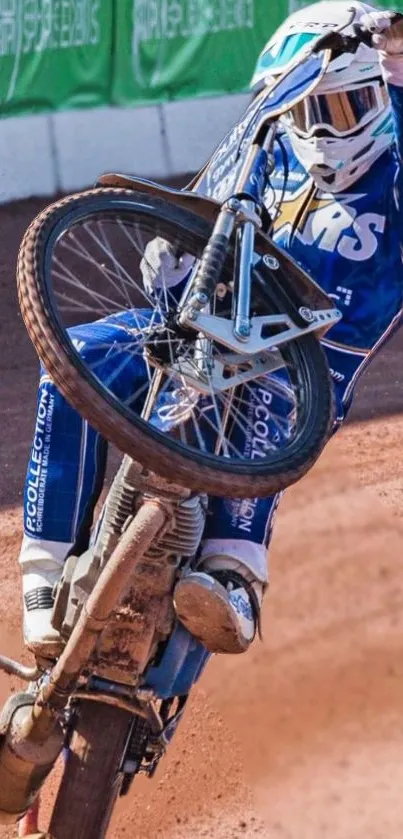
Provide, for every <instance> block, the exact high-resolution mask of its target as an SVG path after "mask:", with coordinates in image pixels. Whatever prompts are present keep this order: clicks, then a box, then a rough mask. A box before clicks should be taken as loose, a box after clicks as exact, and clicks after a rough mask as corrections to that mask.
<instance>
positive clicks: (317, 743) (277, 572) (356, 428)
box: [0, 201, 403, 839]
mask: <svg viewBox="0 0 403 839" xmlns="http://www.w3.org/2000/svg"><path fill="white" fill-rule="evenodd" d="M39 207H40V202H35V201H29V202H25V203H20V204H16V205H14V206H10V207H6V208H1V209H0V229H1V235H0V295H1V296H0V300H1V306H0V341H1V354H0V369H1V378H0V382H1V396H2V399H1V402H0V423H1V430H2V433H1V437H0V441H1V442H0V447H1V449H0V479H1V487H0V521H1V530H0V533H1V541H0V579H1V595H2V596H1V598H0V646H1V650H2V651H4V652H6V653H8V654H9V655H10V654H15V655H21V652H22V642H21V631H20V615H21V610H20V595H19V574H18V567H17V564H16V557H17V554H18V547H19V539H20V528H21V511H20V507H21V489H22V484H23V478H24V470H25V464H26V459H27V454H28V445H29V439H30V434H31V432H32V426H33V415H34V414H33V412H34V403H35V384H36V372H37V363H36V358H35V354H34V352H33V350H32V348H31V346H30V343H29V340H28V338H27V336H26V334H25V331H24V327H23V325H22V323H21V318H20V316H19V312H18V305H17V300H16V293H15V282H14V266H15V260H16V252H17V247H18V243H19V240H20V238H21V235H22V233H23V231H24V229H25V227H26V226H27V224H28V222H29V221H30V219H31V218H32V217H33V215H34V214H35V213H36V212H37V210H38V209H39ZM402 349H403V335H397V336H396V337H395V338H394V339H393V341H392V342H391V343H390V344H389V346H388V347H387V348H386V349H385V350H384V352H383V353H382V354H381V355H380V356H379V358H378V359H377V360H376V361H375V362H374V364H373V366H372V369H371V370H370V371H369V372H368V373H367V374H366V376H365V379H364V380H363V382H362V384H361V386H360V389H359V392H358V394H357V401H356V405H355V407H354V412H353V414H352V419H353V420H354V422H350V423H349V424H348V425H347V426H346V427H345V429H343V430H342V432H340V433H339V434H338V435H337V437H336V438H335V439H334V440H332V442H331V443H330V444H329V446H328V448H327V450H326V452H325V454H324V455H323V457H322V459H321V461H320V462H319V464H318V465H317V466H316V467H315V469H314V470H313V471H312V472H311V474H310V475H309V476H308V477H307V478H306V479H305V480H304V481H302V482H301V483H300V484H299V485H298V486H296V487H294V488H292V489H291V490H290V491H289V492H288V493H287V495H286V497H285V498H284V500H283V504H282V506H281V509H280V512H279V515H278V521H277V529H276V534H275V538H274V542H273V547H272V551H271V567H272V584H271V593H270V596H269V597H268V599H267V601H266V606H265V610H264V636H265V638H264V643H262V644H260V643H257V644H256V645H255V646H254V648H253V649H252V650H251V651H250V653H248V654H247V655H246V656H240V657H236V658H218V657H217V658H216V659H215V660H214V661H213V662H212V663H211V664H210V667H209V668H208V670H207V671H206V673H205V675H204V676H203V678H202V680H201V684H200V687H198V688H197V690H195V692H194V697H193V699H192V702H191V706H190V709H189V710H188V713H187V717H186V720H185V722H184V724H183V725H182V729H181V730H180V731H179V733H178V735H177V738H176V741H175V742H174V744H173V746H172V748H171V751H170V754H169V755H168V757H167V758H166V759H165V762H164V764H163V765H161V767H160V769H159V771H158V773H157V775H156V777H155V779H154V781H153V782H149V781H144V780H141V781H139V782H138V783H136V784H135V786H134V788H133V792H132V794H131V795H130V797H129V798H128V799H126V800H124V801H122V802H121V803H120V804H119V807H118V810H117V813H116V816H115V819H114V823H113V826H112V828H111V831H110V836H111V839H129V837H133V839H146V837H154V836H160V837H167V839H182V838H183V839H184V837H188V836H190V835H192V836H193V837H194V839H199V837H204V836H205V837H207V836H209V837H212V836H213V837H217V839H238V837H239V839H240V837H246V839H253V837H255V836H259V837H271V839H362V837H363V836H365V837H366V839H385V837H388V839H398V837H399V839H401V836H402V834H403V804H402V794H401V790H402V784H403V690H402V680H403V586H402V584H403V569H402V566H401V555H402V548H401V546H402V540H403V517H402V515H401V499H402V494H403V478H402V477H401V471H400V452H401V448H402V447H401V439H402V435H403V413H402V414H401V415H400V411H402V408H403V398H402V395H401V393H402V391H401V385H402V379H403V375H402V372H401V362H400V358H401V352H402ZM24 659H25V660H29V659H27V657H26V656H24ZM10 686H11V688H12V689H14V690H15V689H18V688H19V686H18V684H17V682H16V681H15V680H9V679H8V678H6V677H2V676H0V701H3V700H4V698H5V696H6V695H7V693H8V692H9V690H10ZM48 807H49V795H48V798H47V801H46V802H45V813H44V817H45V818H46V811H47V810H48ZM13 835H14V833H13V830H12V829H9V828H0V839H11V837H12V836H13Z"/></svg>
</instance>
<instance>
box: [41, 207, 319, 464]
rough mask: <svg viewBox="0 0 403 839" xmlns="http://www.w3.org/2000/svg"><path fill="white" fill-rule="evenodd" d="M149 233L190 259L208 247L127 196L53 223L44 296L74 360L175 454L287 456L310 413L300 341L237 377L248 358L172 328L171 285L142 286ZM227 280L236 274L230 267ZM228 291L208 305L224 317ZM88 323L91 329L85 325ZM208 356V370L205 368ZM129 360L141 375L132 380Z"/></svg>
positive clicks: (271, 459) (243, 459) (225, 458)
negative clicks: (130, 205) (259, 369)
mask: <svg viewBox="0 0 403 839" xmlns="http://www.w3.org/2000/svg"><path fill="white" fill-rule="evenodd" d="M156 236H162V237H163V238H164V239H166V240H168V241H169V242H170V244H171V245H173V246H174V248H176V249H177V250H178V251H182V252H183V251H185V252H186V253H188V254H190V255H191V256H192V257H193V258H195V259H197V258H199V257H200V255H201V253H202V250H203V247H204V245H205V244H206V239H205V238H203V236H201V235H200V236H199V237H197V235H195V233H194V231H193V230H191V231H189V230H186V229H185V228H182V229H179V230H178V228H177V225H175V224H174V223H171V222H170V221H169V220H168V219H159V218H157V217H155V215H154V213H153V212H152V211H150V210H149V208H147V207H145V208H144V210H143V211H141V209H140V208H139V209H138V210H137V212H136V213H133V211H132V212H129V211H128V209H127V208H125V206H124V205H123V206H121V207H119V208H118V207H115V208H114V209H111V210H109V211H106V210H97V209H88V208H87V209H82V210H81V212H80V213H78V214H77V213H76V216H75V218H74V219H72V218H71V217H67V218H63V219H62V220H61V221H59V223H58V224H57V225H56V226H55V227H54V229H53V231H52V233H51V235H50V236H49V239H48V242H47V246H46V250H45V278H46V281H45V285H46V294H47V295H48V298H49V301H50V302H51V308H52V309H53V314H54V317H55V319H56V321H57V323H58V327H59V331H60V333H61V334H63V337H64V339H65V340H67V341H68V342H69V344H70V346H71V347H72V348H73V350H74V353H75V363H76V366H77V367H78V368H79V369H80V372H81V373H85V377H86V379H87V381H90V383H91V384H92V386H93V387H94V389H95V390H98V392H102V394H103V395H104V396H105V398H107V399H108V401H109V402H110V403H111V404H113V406H114V408H115V409H116V410H117V411H118V412H119V413H120V414H123V415H124V416H125V418H126V419H128V420H129V421H130V422H131V423H132V424H133V425H136V426H140V427H141V426H142V427H143V428H144V429H145V426H146V425H147V426H148V428H147V432H148V434H149V435H150V436H154V437H155V439H157V440H159V441H162V440H163V442H164V445H165V446H166V447H168V448H169V447H170V448H172V449H173V450H177V451H180V453H181V454H182V455H185V456H187V457H190V458H191V457H192V456H194V454H197V455H198V456H199V458H200V457H201V458H203V459H204V460H205V461H206V463H209V464H210V465H214V466H215V467H217V466H218V463H219V464H220V468H221V469H223V470H224V471H229V472H230V471H237V470H239V471H241V470H243V469H246V468H248V469H250V466H251V464H250V460H251V459H252V460H255V461H259V463H257V462H256V464H255V467H257V466H258V465H259V466H260V467H263V466H265V465H267V464H269V463H270V464H273V463H275V462H276V461H278V460H279V459H280V457H281V459H284V454H285V450H286V449H290V450H291V449H292V450H295V447H296V446H297V444H298V440H299V438H300V437H301V434H302V433H303V432H304V430H305V426H306V424H307V421H308V419H309V411H310V398H311V397H310V392H309V388H307V387H306V371H305V370H304V364H303V357H302V356H301V354H300V353H299V350H298V345H297V342H294V343H293V345H289V346H288V347H285V348H283V349H282V350H281V353H280V352H279V351H278V350H277V351H275V352H273V353H272V354H271V358H270V360H269V361H268V362H267V361H266V363H268V365H269V370H268V371H267V370H266V371H265V372H264V374H262V375H261V376H258V377H256V378H252V377H251V376H250V377H249V378H247V380H246V381H242V383H241V384H239V383H237V382H238V379H237V378H236V377H237V376H238V377H239V376H240V373H242V374H244V373H245V371H247V368H248V363H247V362H244V364H239V363H237V364H234V363H233V359H231V360H230V363H228V351H225V348H223V347H218V346H217V345H214V344H212V342H210V341H207V340H206V339H205V338H204V337H202V336H199V337H198V336H197V334H196V333H195V335H194V336H193V335H192V337H191V339H190V338H189V336H184V335H180V334H179V336H178V331H177V328H176V325H175V328H174V329H173V327H172V316H173V313H174V310H175V308H176V305H177V301H178V294H177V291H176V290H175V289H172V288H169V287H168V286H167V285H166V284H165V283H163V284H162V285H161V287H160V288H159V289H158V292H157V294H156V295H155V296H151V295H150V293H149V292H148V291H146V290H145V288H144V285H143V282H142V278H141V271H140V263H141V260H142V259H143V258H144V251H145V249H146V247H147V245H148V244H149V242H150V241H151V240H152V239H154V238H155V237H156ZM188 273H189V272H188ZM224 279H225V280H226V281H230V280H231V279H232V278H231V276H230V273H229V271H228V268H227V273H226V275H225V277H224ZM182 287H183V284H182ZM221 288H222V287H221ZM224 290H225V289H224ZM229 297H230V295H229V293H227V294H226V296H225V297H224V299H223V300H222V299H220V298H219V297H216V299H215V302H214V307H215V311H216V312H218V313H220V314H222V315H223V316H224V314H225V310H226V309H227V310H228V311H229V309H228V307H229V306H230V301H229ZM228 311H227V314H228ZM94 320H96V321H97V324H98V325H97V326H96V328H94V327H89V324H92V323H93V322H94ZM91 329H92V331H93V332H94V329H95V331H97V332H98V335H97V336H96V335H95V332H94V335H93V336H92V338H91V341H92V343H94V340H95V343H96V346H97V351H96V352H94V351H93V350H94V348H93V347H90V349H88V341H87V339H88V330H91ZM108 330H109V332H110V334H108V336H107V337H106V338H105V336H106V333H107V332H108ZM112 333H114V335H113V340H112V339H111V334H112ZM116 336H118V339H117V338H116ZM91 341H90V343H91ZM211 362H213V368H214V374H215V376H216V378H213V377H212V375H210V376H209V375H208V369H209V365H210V370H211ZM224 362H225V363H224ZM135 365H137V367H138V370H137V373H138V375H137V373H136V375H135V376H134V377H133V375H132V370H131V368H132V367H134V366H135ZM125 366H126V367H129V368H130V376H129V377H128V378H129V379H130V381H131V388H130V391H129V392H128V393H127V392H126V393H125V392H124V388H123V390H122V387H121V384H120V383H119V382H120V378H122V379H123V377H124V376H123V372H124V368H125ZM217 366H219V367H220V377H221V378H219V387H220V389H219V390H217ZM201 367H202V368H203V375H204V381H203V382H202V383H201V377H200V368H201ZM195 371H196V373H197V377H196V379H197V380H195ZM206 371H207V373H206ZM252 372H253V371H252ZM255 372H256V371H255ZM248 375H249V374H248ZM234 376H235V378H234ZM119 377H120V378H119ZM130 377H131V378H130ZM223 378H226V380H227V381H226V384H225V387H224V389H223V387H222V382H223ZM233 378H234V381H235V385H234V386H233V387H230V386H228V383H231V381H232V380H233ZM117 383H118V387H117ZM201 384H202V385H203V387H201ZM153 389H154V390H155V394H154V397H155V398H153V399H151V397H150V393H151V391H152V390H153ZM280 450H281V455H280ZM259 471H260V470H259Z"/></svg>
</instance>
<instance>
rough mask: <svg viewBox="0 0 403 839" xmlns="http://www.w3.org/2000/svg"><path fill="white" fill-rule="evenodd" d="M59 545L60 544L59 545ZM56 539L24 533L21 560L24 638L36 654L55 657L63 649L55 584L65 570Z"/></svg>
mask: <svg viewBox="0 0 403 839" xmlns="http://www.w3.org/2000/svg"><path fill="white" fill-rule="evenodd" d="M58 548H59V546H58ZM54 554H55V551H54V550H53V543H46V542H43V541H40V540H34V539H30V538H28V537H27V536H25V537H24V540H23V543H22V548H21V553H20V557H19V562H20V565H21V570H22V592H23V609H24V641H25V644H26V646H27V647H28V649H29V650H30V651H31V652H32V653H34V655H36V656H43V657H44V658H53V657H54V656H56V655H57V654H58V653H59V652H60V648H61V638H60V634H59V633H58V632H57V630H56V629H54V628H53V626H52V623H51V620H52V611H53V603H54V594H53V592H54V587H55V585H56V584H57V583H58V582H59V580H60V577H61V575H62V571H63V560H60V559H56V558H55V555H54Z"/></svg>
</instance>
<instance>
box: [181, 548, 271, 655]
mask: <svg viewBox="0 0 403 839" xmlns="http://www.w3.org/2000/svg"><path fill="white" fill-rule="evenodd" d="M261 576H262V577H263V574H262V575H261ZM266 587H267V581H266V579H258V577H257V576H256V573H255V572H254V571H252V570H251V568H250V567H248V565H246V564H245V563H243V562H242V561H240V560H239V559H237V558H235V557H231V556H228V555H225V554H222V555H219V554H215V555H214V556H208V557H206V558H204V559H203V557H202V559H201V563H200V564H199V566H198V568H197V569H196V570H195V571H191V572H190V573H188V574H186V575H185V576H184V577H182V578H181V579H180V580H179V582H178V584H177V586H176V588H175V594H174V602H175V609H176V613H177V615H178V618H179V620H180V621H181V623H183V624H184V626H185V627H186V628H187V629H188V630H189V632H191V633H192V635H194V636H195V638H198V640H199V641H201V642H202V644H204V646H205V647H206V648H207V649H208V650H209V651H210V652H212V653H243V652H245V651H246V650H247V649H248V647H249V646H250V645H251V643H252V641H253V639H254V637H255V635H256V631H257V630H259V631H260V610H261V605H262V600H263V594H264V591H265V588H266Z"/></svg>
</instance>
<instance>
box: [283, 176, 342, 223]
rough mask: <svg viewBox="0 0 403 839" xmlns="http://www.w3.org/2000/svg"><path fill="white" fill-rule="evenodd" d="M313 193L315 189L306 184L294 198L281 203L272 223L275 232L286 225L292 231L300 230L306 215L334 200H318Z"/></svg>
mask: <svg viewBox="0 0 403 839" xmlns="http://www.w3.org/2000/svg"><path fill="white" fill-rule="evenodd" d="M315 192H316V189H315V187H313V186H312V184H308V186H307V188H306V189H305V190H304V191H303V192H302V193H300V194H299V195H298V196H297V197H296V198H294V197H292V198H291V199H290V200H289V201H283V202H282V204H281V207H280V212H279V214H278V216H277V218H276V221H275V223H274V229H275V231H276V232H278V231H279V230H281V228H282V227H285V226H286V225H288V224H289V225H291V227H292V228H293V230H301V229H302V228H303V227H304V225H305V222H306V218H307V216H308V215H310V214H311V213H315V212H316V210H321V209H323V208H324V207H328V206H329V205H330V204H333V203H334V198H318V197H317V196H316V195H315Z"/></svg>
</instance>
